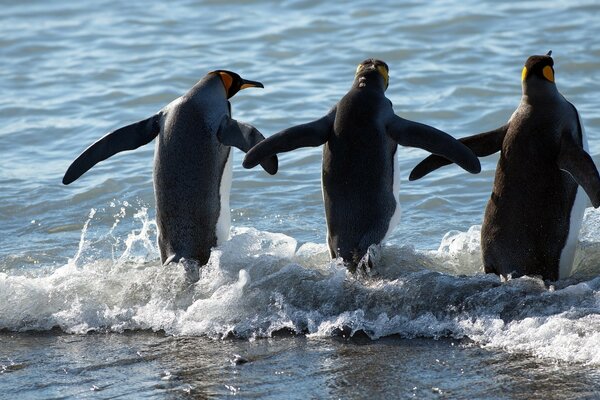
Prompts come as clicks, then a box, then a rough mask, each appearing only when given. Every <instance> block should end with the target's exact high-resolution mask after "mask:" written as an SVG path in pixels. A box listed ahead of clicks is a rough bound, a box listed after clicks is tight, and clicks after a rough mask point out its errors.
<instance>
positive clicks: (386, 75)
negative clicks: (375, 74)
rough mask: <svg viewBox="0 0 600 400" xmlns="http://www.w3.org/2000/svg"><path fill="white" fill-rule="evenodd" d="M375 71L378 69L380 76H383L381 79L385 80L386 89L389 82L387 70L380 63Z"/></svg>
mask: <svg viewBox="0 0 600 400" xmlns="http://www.w3.org/2000/svg"><path fill="white" fill-rule="evenodd" d="M377 71H379V73H380V74H381V76H383V80H384V81H385V88H386V89H387V87H388V85H389V83H390V77H389V75H388V72H387V70H386V69H385V67H384V66H383V65H380V66H379V67H377Z"/></svg>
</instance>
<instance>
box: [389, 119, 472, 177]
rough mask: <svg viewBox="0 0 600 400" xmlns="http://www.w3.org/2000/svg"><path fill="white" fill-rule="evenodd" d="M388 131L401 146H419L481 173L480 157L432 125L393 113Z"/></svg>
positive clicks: (464, 167) (468, 169) (466, 168)
mask: <svg viewBox="0 0 600 400" xmlns="http://www.w3.org/2000/svg"><path fill="white" fill-rule="evenodd" d="M386 128H387V129H386V131H387V134H388V136H390V137H391V138H392V139H393V140H394V141H396V142H397V143H398V144H399V145H401V146H409V147H418V148H420V149H423V150H427V151H429V152H430V153H433V154H437V155H440V156H443V157H445V158H447V159H449V160H451V161H452V162H455V163H456V164H458V165H459V166H460V167H462V168H463V169H465V170H467V171H469V172H471V173H474V174H476V173H479V172H480V171H481V164H480V163H479V159H477V157H476V156H475V154H473V152H472V151H471V150H470V149H469V148H468V147H467V146H465V145H464V144H462V143H460V142H459V141H458V140H456V139H454V138H453V137H452V136H450V135H448V134H447V133H445V132H442V131H440V130H439V129H436V128H434V127H432V126H428V125H425V124H421V123H418V122H413V121H409V120H406V119H403V118H400V117H398V116H397V115H393V116H392V117H391V119H390V121H389V122H388V123H387V126H386Z"/></svg>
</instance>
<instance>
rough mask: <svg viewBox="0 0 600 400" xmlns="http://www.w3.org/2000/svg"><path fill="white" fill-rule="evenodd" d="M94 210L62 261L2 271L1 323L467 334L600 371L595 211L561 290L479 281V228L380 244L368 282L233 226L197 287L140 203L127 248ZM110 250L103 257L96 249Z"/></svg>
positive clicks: (253, 334)
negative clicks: (425, 246) (576, 264)
mask: <svg viewBox="0 0 600 400" xmlns="http://www.w3.org/2000/svg"><path fill="white" fill-rule="evenodd" d="M104 212H106V211H104ZM98 213H101V211H93V212H91V213H90V217H89V221H88V222H87V223H86V224H85V226H84V228H83V230H82V238H81V243H80V246H79V249H78V250H77V253H76V256H75V257H74V258H73V259H71V260H69V262H68V263H67V264H65V265H63V266H59V267H56V268H45V269H41V270H39V271H31V272H28V273H26V274H20V275H10V274H7V273H0V328H2V329H9V330H15V331H26V330H49V329H52V328H53V327H60V329H62V330H63V331H65V332H71V333H85V332H89V331H94V330H100V331H115V332H123V331H125V330H153V331H159V330H162V331H164V332H165V333H167V334H169V335H203V336H209V337H213V338H222V337H226V336H236V337H242V338H258V337H269V336H271V335H272V334H273V333H274V332H277V331H281V330H289V331H292V332H295V333H298V334H307V335H308V336H309V337H323V336H325V337H328V336H331V335H339V334H349V335H352V334H355V333H356V332H359V331H360V332H363V333H365V334H366V335H368V336H369V337H371V338H373V339H376V338H380V337H384V336H388V335H401V336H402V337H407V338H413V337H428V338H439V337H455V338H465V337H468V338H470V339H471V340H474V341H475V343H477V344H479V345H481V346H483V347H487V348H493V349H504V350H506V351H509V352H521V353H528V354H533V355H536V356H539V357H546V358H551V359H558V360H564V361H567V362H579V363H584V364H593V365H600V346H599V343H600V277H594V276H598V275H599V274H598V272H599V271H600V268H599V263H597V262H596V263H595V264H594V262H593V260H592V259H594V258H595V259H596V260H598V258H597V257H595V256H596V255H597V254H598V253H599V252H600V243H599V242H600V235H598V233H597V231H598V228H599V227H600V213H599V212H597V211H595V210H591V209H590V210H588V211H587V213H586V218H585V220H584V229H583V231H582V236H581V243H580V247H579V253H583V254H579V256H578V257H579V258H578V259H579V261H580V264H581V265H584V266H585V268H584V269H585V271H586V273H587V277H582V278H572V279H570V280H566V281H560V282H557V283H556V284H555V285H554V286H547V285H546V284H545V283H544V282H543V281H541V280H539V279H536V278H531V277H523V278H519V279H513V280H508V281H505V282H501V280H500V279H499V278H498V277H496V276H495V275H485V274H483V273H482V272H481V261H479V258H480V249H479V239H478V237H479V227H472V228H471V229H469V230H468V231H467V232H450V233H448V234H447V235H446V236H445V237H444V238H443V240H442V243H441V245H440V247H439V249H438V250H437V251H420V250H415V249H414V248H412V247H410V246H405V247H395V246H388V247H383V258H382V266H381V268H380V270H379V271H377V274H376V275H375V276H369V277H366V276H353V275H351V274H349V273H347V271H346V269H345V267H344V266H343V265H342V264H341V263H340V262H338V261H336V260H334V261H330V260H329V259H328V253H327V246H326V245H325V244H315V243H304V244H302V245H301V246H298V243H297V242H296V240H295V239H293V238H291V237H289V236H286V235H283V234H278V233H269V232H263V231H258V230H256V229H253V228H233V229H232V231H231V240H229V241H227V242H226V243H224V244H223V245H222V246H220V247H219V248H216V249H214V250H213V252H212V255H211V258H210V260H209V262H208V264H207V265H205V266H203V267H202V268H201V269H200V273H199V280H198V281H197V282H195V283H194V282H191V281H190V279H189V276H188V272H187V271H188V269H187V268H186V265H184V263H180V264H176V265H170V266H168V267H164V266H162V265H160V261H159V260H158V252H157V249H156V246H155V241H156V229H155V225H154V222H153V221H152V220H151V219H149V218H148V215H147V213H146V210H145V209H141V210H139V211H138V212H137V213H136V214H134V216H133V217H132V218H131V221H129V222H131V223H132V225H135V226H136V228H135V229H133V230H132V231H131V232H129V233H128V234H126V235H124V236H126V239H125V240H124V241H119V240H115V238H114V237H113V236H111V235H112V234H111V235H108V234H105V233H102V232H99V230H100V229H99V228H97V229H98V231H94V229H96V228H94V226H95V225H94V223H93V222H94V221H95V218H102V216H98ZM115 218H117V217H115ZM118 218H119V220H121V219H123V218H125V219H126V218H127V217H126V216H124V213H121V214H120V215H119V216H118ZM114 228H115V226H114V224H113V226H112V227H111V230H110V232H112V233H113V234H114V231H115V229H114ZM115 243H117V245H115ZM109 247H110V248H112V250H111V251H106V250H105V251H104V253H106V254H108V256H99V255H98V252H97V251H94V250H93V249H94V248H96V249H98V248H109ZM115 253H116V254H115Z"/></svg>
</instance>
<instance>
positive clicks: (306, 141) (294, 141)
mask: <svg viewBox="0 0 600 400" xmlns="http://www.w3.org/2000/svg"><path fill="white" fill-rule="evenodd" d="M335 113H336V108H335V107H334V108H333V109H332V110H331V111H330V112H329V113H328V114H327V115H325V116H324V117H322V118H319V119H317V120H316V121H312V122H309V123H306V124H301V125H296V126H293V127H291V128H287V129H284V130H283V131H281V132H278V133H276V134H274V135H273V136H270V137H269V138H267V139H265V140H263V141H262V142H260V143H259V144H257V145H256V146H254V147H253V148H252V149H250V151H248V153H247V154H246V157H245V158H244V162H243V163H242V165H243V166H244V168H248V169H250V168H254V167H255V166H256V165H257V164H258V163H260V162H261V161H262V160H264V159H265V158H267V157H271V156H273V155H275V154H278V153H285V152H287V151H292V150H295V149H297V148H300V147H316V146H320V145H322V144H323V143H325V142H326V141H327V140H328V139H329V135H330V134H331V132H332V131H333V122H334V121H335Z"/></svg>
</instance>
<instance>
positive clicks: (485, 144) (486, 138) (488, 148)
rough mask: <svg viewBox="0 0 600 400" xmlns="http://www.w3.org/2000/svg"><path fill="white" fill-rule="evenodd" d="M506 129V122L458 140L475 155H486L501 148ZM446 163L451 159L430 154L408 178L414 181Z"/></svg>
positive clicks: (449, 162) (450, 162)
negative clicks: (492, 128)
mask: <svg viewBox="0 0 600 400" xmlns="http://www.w3.org/2000/svg"><path fill="white" fill-rule="evenodd" d="M507 131H508V124H506V125H504V126H501V127H500V128H497V129H494V130H492V131H489V132H483V133H479V134H477V135H473V136H468V137H464V138H461V139H459V140H458V141H459V142H461V143H463V144H464V145H465V146H467V147H468V148H470V149H471V150H472V151H473V153H475V155H476V156H477V157H486V156H489V155H492V154H494V153H496V152H498V151H500V150H501V149H502V142H503V141H504V136H506V132H507ZM448 164H452V161H450V160H449V159H447V158H445V157H442V156H439V155H435V154H433V155H430V156H429V157H427V158H425V159H424V160H423V161H421V162H420V163H419V164H417V166H416V167H414V168H413V170H412V171H411V173H410V176H409V177H408V180H410V181H416V180H417V179H420V178H422V177H424V176H425V175H427V174H428V173H430V172H432V171H435V170H436V169H438V168H441V167H443V166H444V165H448Z"/></svg>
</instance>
